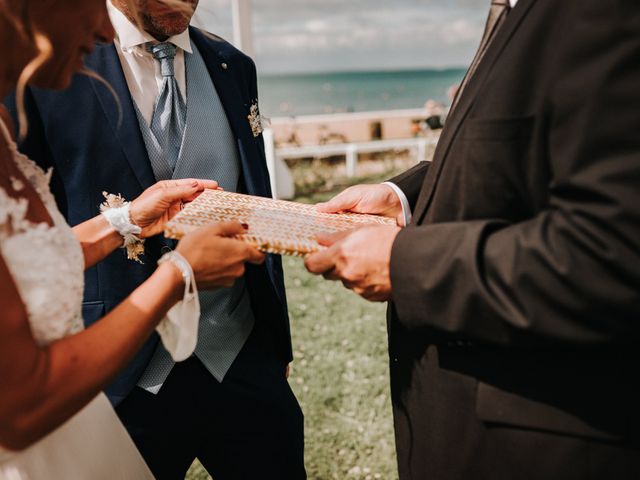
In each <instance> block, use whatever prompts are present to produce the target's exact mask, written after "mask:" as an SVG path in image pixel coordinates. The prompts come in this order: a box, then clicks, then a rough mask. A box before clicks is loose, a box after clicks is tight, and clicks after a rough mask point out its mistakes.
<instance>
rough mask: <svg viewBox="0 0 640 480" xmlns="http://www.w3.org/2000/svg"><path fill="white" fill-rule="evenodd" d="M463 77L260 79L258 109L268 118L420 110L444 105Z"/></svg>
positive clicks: (393, 74) (448, 72)
mask: <svg viewBox="0 0 640 480" xmlns="http://www.w3.org/2000/svg"><path fill="white" fill-rule="evenodd" d="M464 74H465V70H464V69H459V68H452V69H444V70H400V71H377V72H375V71H374V72H340V73H313V74H292V75H261V76H259V90H260V93H259V95H260V110H261V113H262V114H263V115H265V116H266V117H272V118H273V117H286V116H288V117H293V116H298V115H317V114H331V113H343V112H366V111H373V110H397V109H407V108H422V107H423V106H424V104H425V102H426V101H427V100H435V101H436V102H440V103H444V104H449V103H450V100H449V99H448V98H447V91H448V90H449V89H450V87H451V86H453V85H456V84H459V83H460V82H461V81H462V78H463V76H464Z"/></svg>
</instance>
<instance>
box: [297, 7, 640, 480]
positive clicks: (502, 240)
mask: <svg viewBox="0 0 640 480" xmlns="http://www.w3.org/2000/svg"><path fill="white" fill-rule="evenodd" d="M510 3H511V4H514V3H515V2H513V1H512V2H510ZM511 6H512V5H510V4H506V3H504V4H499V3H498V2H494V4H493V5H492V13H491V15H490V21H489V23H488V26H487V32H486V33H485V37H484V39H483V46H482V47H481V48H480V50H479V52H478V55H477V56H476V59H475V60H474V64H473V66H472V68H471V69H470V70H469V74H468V75H467V78H466V79H465V81H464V82H463V87H462V93H461V94H460V95H459V97H458V99H457V101H456V102H455V104H454V107H453V110H452V112H451V115H450V116H449V118H448V120H447V122H446V125H445V128H444V131H443V133H442V136H441V139H440V142H439V145H438V147H437V150H436V152H435V157H434V160H433V162H432V163H431V165H429V164H427V163H423V164H419V165H417V166H416V167H415V168H413V169H411V170H409V171H408V172H406V173H404V174H402V175H400V176H398V177H396V178H395V179H393V180H392V183H391V184H389V185H375V186H358V187H354V188H352V189H348V190H347V191H345V192H343V193H342V194H341V195H339V196H338V197H336V198H335V199H333V200H332V201H331V202H329V203H328V204H326V205H323V206H321V207H320V208H322V209H323V210H325V211H342V210H351V211H358V212H366V213H376V214H383V215H387V216H391V217H401V218H402V217H403V207H404V213H405V214H407V215H406V216H407V217H409V216H410V215H409V214H412V217H413V219H412V221H411V222H410V224H409V226H408V227H406V228H402V229H400V228H396V227H374V228H365V229H362V230H358V231H355V232H354V233H352V234H349V235H346V236H345V237H344V238H331V237H327V238H324V239H322V241H323V242H324V243H326V244H327V245H328V246H329V248H328V249H327V250H326V251H324V252H322V253H318V254H316V255H315V256H312V257H309V258H308V259H307V266H308V268H309V269H310V270H311V271H313V272H315V273H323V274H324V275H325V276H326V277H328V278H333V279H340V280H342V281H343V282H344V283H345V285H346V286H347V287H349V288H352V289H354V290H355V291H356V292H357V293H359V294H361V295H362V296H364V297H365V298H369V299H372V300H380V301H383V300H390V302H391V303H390V305H389V353H390V369H391V389H392V399H393V412H394V423H395V432H396V440H397V452H398V462H399V471H400V477H401V478H402V479H414V480H422V479H431V480H439V479H461V478H469V479H499V478H504V479H513V478H518V479H529V478H535V479H574V478H575V479H587V478H607V479H610V478H616V479H617V478H629V479H631V478H640V450H639V440H640V414H639V412H640V407H639V406H640V381H639V380H638V379H639V378H640V377H639V376H638V374H637V365H638V364H639V362H638V360H640V349H639V343H640V342H639V340H640V323H639V321H640V88H639V85H640V33H639V32H640V4H639V3H638V2H637V1H636V0H610V1H603V0H598V1H592V0H567V1H562V2H559V1H556V0H519V1H518V2H517V4H515V6H514V7H513V8H510V7H511ZM403 202H404V204H403Z"/></svg>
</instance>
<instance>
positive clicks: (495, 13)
mask: <svg viewBox="0 0 640 480" xmlns="http://www.w3.org/2000/svg"><path fill="white" fill-rule="evenodd" d="M510 10H511V5H510V4H509V0H493V1H492V2H491V9H490V10H489V17H488V18H487V23H486V25H485V27H484V33H483V34H482V40H481V41H480V46H479V47H478V51H477V52H476V55H475V57H473V61H472V62H471V66H470V67H469V70H468V71H467V73H466V75H465V76H464V79H463V80H462V84H461V85H460V88H459V89H458V93H457V94H456V97H455V99H454V100H453V103H452V105H451V110H450V112H453V109H454V108H455V107H456V105H457V104H458V100H459V99H460V97H461V96H462V92H463V91H464V89H465V88H466V87H467V84H468V83H469V80H471V78H472V77H473V75H474V74H475V73H476V70H477V69H478V65H479V64H480V62H481V61H482V59H483V58H484V55H485V53H487V49H488V48H489V45H491V41H492V40H493V39H494V37H495V36H496V33H497V32H498V30H500V27H501V26H502V24H503V23H504V20H505V19H506V18H507V14H508V13H509V11H510Z"/></svg>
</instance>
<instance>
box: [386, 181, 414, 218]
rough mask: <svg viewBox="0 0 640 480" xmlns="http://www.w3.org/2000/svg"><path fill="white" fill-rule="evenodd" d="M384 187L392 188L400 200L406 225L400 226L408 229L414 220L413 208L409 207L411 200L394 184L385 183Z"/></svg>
mask: <svg viewBox="0 0 640 480" xmlns="http://www.w3.org/2000/svg"><path fill="white" fill-rule="evenodd" d="M382 185H387V186H389V187H391V189H392V190H393V191H394V192H395V193H396V195H397V196H398V198H399V199H400V204H401V205H402V216H403V217H404V225H400V226H401V227H406V226H408V225H409V224H410V223H411V219H412V218H413V216H412V214H411V207H410V206H409V199H408V198H407V196H406V195H405V194H404V192H403V191H402V189H401V188H400V187H398V186H397V185H396V184H395V183H393V182H383V183H382Z"/></svg>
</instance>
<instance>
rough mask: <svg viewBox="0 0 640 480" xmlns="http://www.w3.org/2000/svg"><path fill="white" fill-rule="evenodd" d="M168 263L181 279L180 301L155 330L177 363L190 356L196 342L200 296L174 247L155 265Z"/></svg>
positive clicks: (190, 271)
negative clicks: (182, 288) (182, 281)
mask: <svg viewBox="0 0 640 480" xmlns="http://www.w3.org/2000/svg"><path fill="white" fill-rule="evenodd" d="M166 262H171V263H172V264H173V265H175V266H176V267H177V268H178V270H180V273H181V274H182V278H183V280H184V294H183V297H182V300H181V301H180V302H178V303H177V304H175V305H174V306H173V308H172V309H171V310H169V312H167V316H166V318H165V319H164V320H162V321H161V322H160V324H158V327H157V328H156V331H157V332H158V334H159V335H160V338H161V339H162V343H163V345H164V347H165V348H166V349H167V351H168V352H169V353H170V354H171V358H173V360H174V361H175V362H181V361H183V360H186V359H187V358H189V357H190V356H191V354H192V353H193V352H194V351H195V349H196V344H197V343H198V324H199V322H200V299H199V297H198V288H197V286H196V278H195V275H194V274H193V269H192V268H191V265H189V262H188V261H187V260H186V259H185V258H184V257H183V256H182V255H180V254H179V253H178V252H176V251H175V250H174V251H172V252H169V253H165V254H164V255H163V256H162V257H161V258H160V260H158V265H162V264H163V263H166Z"/></svg>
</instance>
